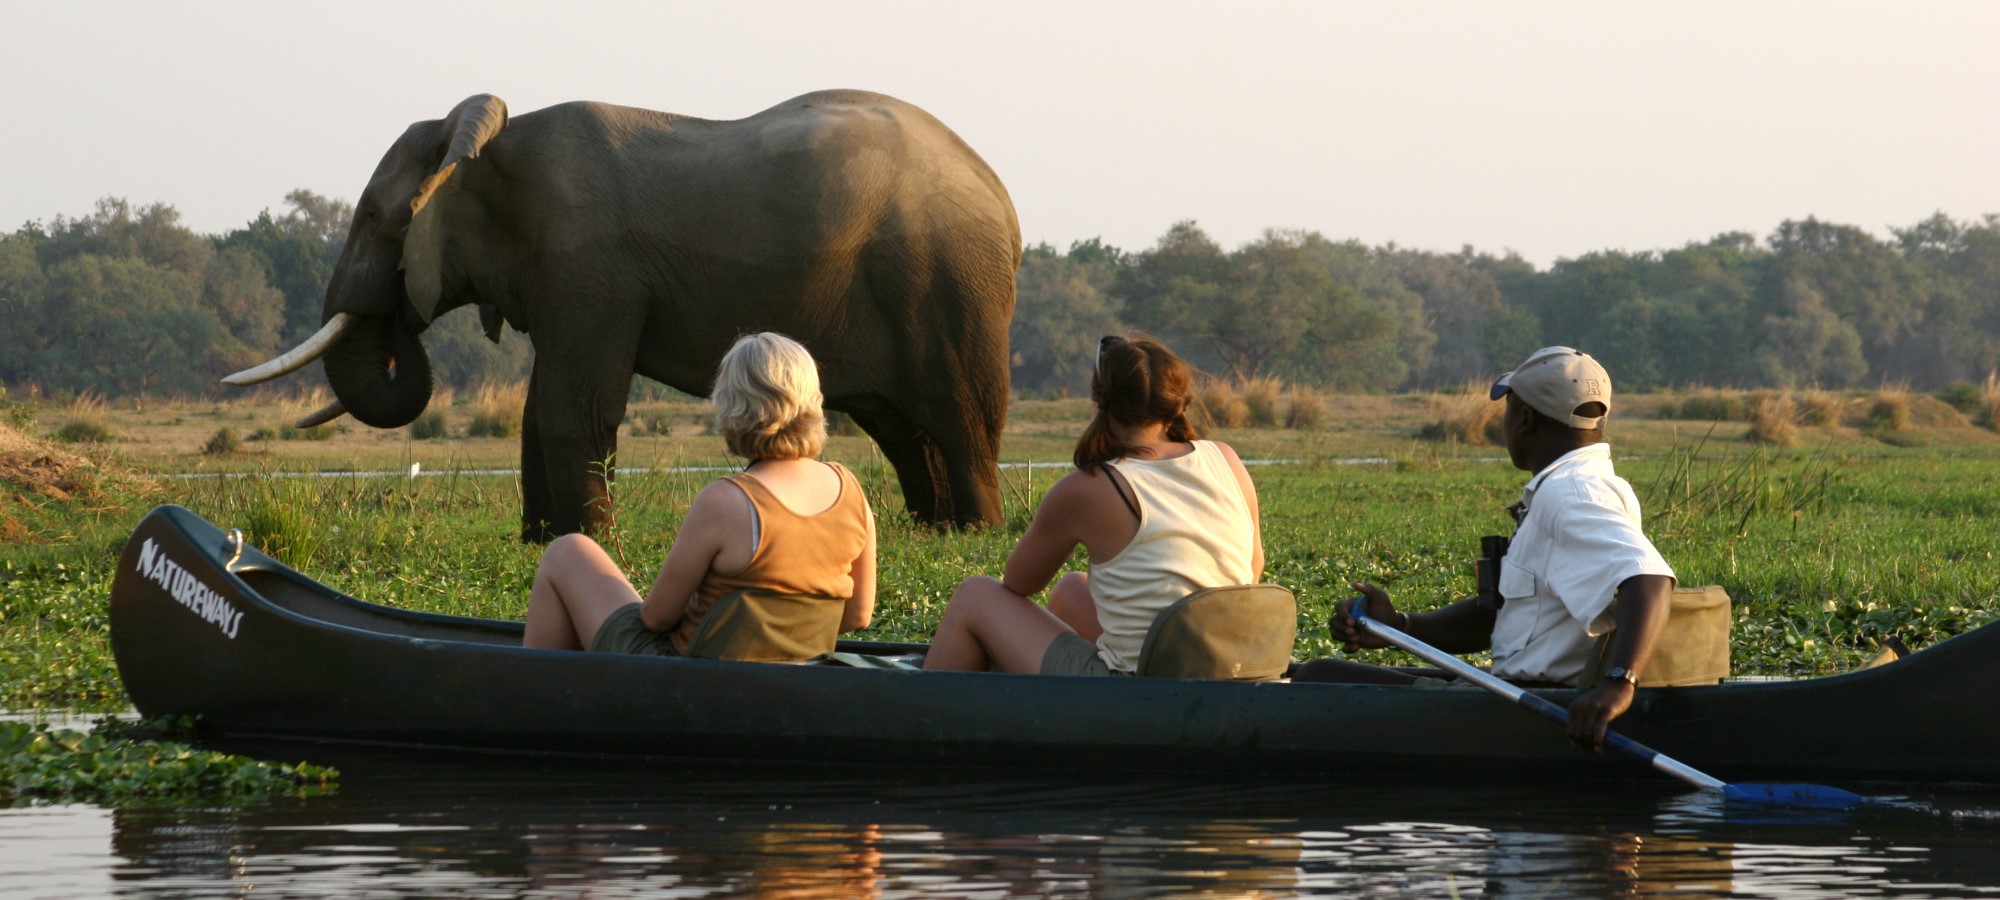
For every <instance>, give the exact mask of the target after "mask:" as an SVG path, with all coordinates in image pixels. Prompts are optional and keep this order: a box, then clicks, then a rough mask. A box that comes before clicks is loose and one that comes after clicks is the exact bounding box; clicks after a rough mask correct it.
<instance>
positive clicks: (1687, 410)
mask: <svg viewBox="0 0 2000 900" xmlns="http://www.w3.org/2000/svg"><path fill="white" fill-rule="evenodd" d="M1680 413H1681V418H1683V419H1700V420H1706V421H1710V422H1741V421H1744V420H1746V419H1748V418H1749V417H1750V407H1749V404H1747V403H1745V402H1744V401H1743V392H1742V391H1725V390H1721V389H1718V388H1701V389H1699V390H1696V391H1695V392H1693V393H1691V394H1688V395H1687V397H1686V398H1685V399H1683V400H1681V410H1680Z"/></svg>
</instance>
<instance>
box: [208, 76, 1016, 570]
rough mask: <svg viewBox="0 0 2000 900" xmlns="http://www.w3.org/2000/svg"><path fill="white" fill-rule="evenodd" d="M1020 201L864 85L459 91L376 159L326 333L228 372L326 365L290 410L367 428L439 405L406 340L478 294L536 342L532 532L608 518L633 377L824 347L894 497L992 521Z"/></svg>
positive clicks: (527, 425) (964, 150)
mask: <svg viewBox="0 0 2000 900" xmlns="http://www.w3.org/2000/svg"><path fill="white" fill-rule="evenodd" d="M1020 261H1021V234H1020V223H1019V221H1018V220H1017V218H1016V216H1015V212H1014V205H1013V201H1012V199H1011V198H1009V196H1008V194H1007V190H1006V188H1005V187H1004V186H1002V185H1001V183H1000V179H999V177H998V176H996V175H995V174H994V173H993V170H992V169H991V168H989V167H988V166H987V165H986V163H985V161H984V160H982V159H980V157H979V155H978V154H977V153H975V152H973V150H972V148H971V147H969V146H967V145H966V143H965V142H964V141H963V140H961V139H960V138H959V137H958V136H957V135H956V134H954V133H953V132H952V131H951V130H950V129H949V128H946V127H945V125H944V124H943V123H941V122H939V121H938V120H937V119H936V118H933V117H932V116H931V115H930V114H929V113H926V112H924V111H923V110H921V109H919V108H917V107H915V106H913V105H910V104H908V103H905V102H903V101H900V100H897V99H895V98H893V97H888V96H884V95H882V94H874V93H868V92H865V91H852V90H835V91H821V92H816V93H810V94H806V95H804V96H800V97H795V98H793V99H791V100H787V101H785V102H783V103H780V104H778V105H776V106H773V107H771V108H769V109H766V110H764V111H762V112H759V113H756V114H755V115H752V116H749V117H747V118H743V119H736V120H707V119H698V118H693V117H689V116H682V115H674V114H670V113H664V112H656V111H653V110H646V109H637V108H631V107H621V106H613V105H609V104H605V103H595V102H572V103H563V104H559V105H556V106H551V107H547V108H545V109H540V110H536V111H534V112H530V113H526V114H523V115H521V116H518V117H515V118H513V119H511V120H510V119H509V118H508V115H507V107H506V104H505V103H503V102H502V101H501V100H500V98H498V97H495V96H492V95H489V94H479V95H475V96H473V97H470V98H467V99H466V100H465V101H464V102H461V103H460V104H458V106H457V107H456V108H454V109H453V110H452V111H451V114H450V115H448V116H446V117H445V118H444V119H441V120H434V121H423V122H417V123H415V124H413V125H411V126H410V127H409V128H408V129H407V130H406V131H404V132H403V135H402V137H401V138H399V139H397V140H396V142H395V143H394V144H393V145H392V146H391V147H390V148H389V151H388V153H386V154H385V155H384V156H383V157H382V161H381V163H380V164H379V165H377V166H376V168H375V173H374V175H373V176H372V177H371V178H370V180H369V182H368V186H367V188H366V189H365V190H364V191H362V194H361V199H360V201H359V202H358V203H357V204H356V207H355V215H354V222H353V225H352V227H351V229H350V231H349V232H348V237H347V244H346V247H345V250H344V251H343V253H342V254H341V256H340V258H339V260H338V261H337V262H336V264H335V266H334V270H333V273H332V276H331V278H330V280H329V282H328V285H327V292H326V305H325V308H324V311H323V315H322V322H323V323H324V325H323V327H322V328H321V329H320V331H319V333H318V334H316V335H314V336H313V337H311V338H308V339H307V340H306V341H305V342H303V343H301V344H300V345H299V346H298V347H296V348H294V349H292V350H290V351H288V352H286V353H284V354H282V355H280V356H278V357H277V358H275V359H273V360H271V361H270V362H267V363H265V364H263V365H260V366H257V367H254V368H251V369H246V370H244V371H242V372H238V373H236V374H234V375H231V376H229V377H228V378H225V379H224V381H225V382H227V383H230V384H237V385H243V384H255V383H258V382H261V381H267V380H270V379H273V378H276V377H278V376H280V375H283V374H286V373H289V372H292V371H295V370H297V369H299V368H301V367H303V366H305V365H307V364H309V363H310V362H312V361H313V360H314V359H322V360H323V363H324V367H325V372H326V378H327V381H328V383H329V384H330V386H331V387H332V389H333V394H334V396H335V398H337V399H336V400H335V401H334V402H333V403H331V404H329V405H328V406H327V408H326V409H323V410H321V411H319V412H317V413H314V414H312V415H309V416H307V417H306V418H305V419H303V420H301V421H302V423H305V424H316V423H320V422H324V421H328V420H331V419H333V418H336V417H338V416H339V415H341V414H342V413H343V412H344V413H348V414H352V415H353V416H354V417H355V418H356V419H358V420H360V421H361V422H362V423H364V424H367V425H370V426H373V427H376V428H396V427H401V426H403V425H405V424H408V423H409V422H411V421H412V420H414V419H415V418H416V417H417V416H418V415H419V414H420V413H421V412H422V411H423V409H424V407H425V405H426V404H427V403H428V402H429V399H430V393H431V376H430V366H429V361H428V359H427V358H426V356H425V354H424V349H423V345H422V343H421V342H420V341H419V340H418V335H419V333H421V332H422V331H423V330H424V329H425V328H426V327H428V326H429V325H430V323H431V321H432V320H433V319H435V318H436V317H437V316H438V315H440V314H442V313H443V312H445V311H446V310H450V309H453V308H456V307H459V306H463V305H468V304H470V305H474V306H476V307H477V308H478V310H479V313H480V316H481V320H482V323H483V325H484V326H485V329H486V333H487V335H488V337H491V338H493V339H494V340H498V339H499V335H500V328H501V325H502V324H503V323H505V324H510V325H512V326H513V327H514V328H516V329H518V330H520V331H522V332H525V333H526V334H527V336H528V338H529V340H530V342H531V343H532V344H533V346H534V351H535V356H534V367H533V371H532V373H531V374H530V376H529V384H528V390H527V404H526V407H525V409H524V410H523V414H522V429H521V492H522V529H521V535H522V539H523V540H528V541H547V540H549V539H551V538H553V537H555V536H558V535H561V534H566V533H570V532H575V531H585V532H590V531H595V530H598V529H600V528H601V527H602V526H603V525H605V524H606V522H607V521H608V516H609V514H610V509H609V503H610V501H609V496H610V495H609V485H608V483H607V478H608V477H610V473H611V472H612V471H613V467H612V466H611V465H608V463H609V462H610V461H612V460H613V459H615V454H616V451H617V442H618V425H619V423H620V421H621V420H622V419H623V418H624V415H625V405H626V397H627V395H628V393H629V391H630V385H631V378H632V375H633V373H638V374H641V375H645V376H647V377H649V378H652V379H654V380H657V381H660V382H663V383H665V384H668V385H671V386H673V387H675V388H677V389H679V390H682V391H684V392H687V393H690V394H695V395H706V394H707V393H708V390H709V388H710V386H711V384H712V379H713V378H714V370H715V366H716V364H717V362H718V361H719V360H720V359H721V358H722V354H723V352H724V351H726V350H727V349H728V348H729V346H730V344H731V343H732V342H733V340H734V339H735V338H736V337H737V336H738V335H739V334H743V333H748V332H756V331H777V332H781V333H784V334H786V335H789V336H791V337H793V338H795V339H797V340H799V341H800V342H801V343H804V344H805V345H806V346H807V347H808V348H809V349H810V350H811V351H812V353H813V356H814V358H815V359H817V360H818V362H819V364H820V369H821V378H822V385H823V393H824V394H825V401H826V408H828V409H831V410H836V411H839V412H843V413H846V414H847V415H848V416H850V417H851V418H852V419H853V421H854V422H855V423H856V424H857V425H859V426H860V427H861V429H862V430H863V431H865V432H866V433H867V434H868V435H869V436H870V437H871V438H873V439H874V440H875V442H876V443H877V444H878V445H879V446H880V447H881V449H882V453H883V455H884V456H885V457H886V458H887V459H888V460H889V462H890V464H891V465H893V466H894V467H895V470H896V474H897V478H898V481H899V482H900V484H901V487H902V490H903V496H904V500H905V503H906V504H907V506H908V508H909V510H910V512H911V514H912V515H913V516H914V517H915V518H917V519H918V520H920V521H925V522H929V523H932V524H935V525H938V526H941V527H942V526H953V527H975V526H979V525H984V524H990V523H993V522H997V521H998V520H999V518H1000V499H999V498H1000V494H999V469H998V460H999V444H1000V432H1001V428H1002V426H1003V425H1004V423H1005V418H1006V413H1007V402H1008V346H1007V341H1008V325H1009V322H1010V321H1011V320H1012V318H1013V310H1014V278H1015V271H1016V269H1017V268H1018V267H1019V265H1020Z"/></svg>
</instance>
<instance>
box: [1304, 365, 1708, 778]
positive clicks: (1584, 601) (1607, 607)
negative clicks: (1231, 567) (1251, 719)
mask: <svg viewBox="0 0 2000 900" xmlns="http://www.w3.org/2000/svg"><path fill="white" fill-rule="evenodd" d="M1491 396H1492V398H1493V399H1494V400H1505V401H1506V403H1507V411H1506V414H1505V415H1504V417H1503V418H1502V419H1501V427H1502V430H1503V431H1504V432H1505V434H1506V440H1507V456H1508V458H1509V459H1510V460H1512V461H1513V463H1514V467H1515V468H1517V469H1521V470H1523V471H1526V472H1530V473H1533V477H1531V478H1529V479H1528V486H1527V489H1526V490H1524V491H1523V492H1522V495H1521V502H1520V503H1519V504H1516V505H1515V506H1514V507H1513V510H1514V516H1515V521H1516V523H1517V527H1516V530H1515V532H1514V537H1513V541H1512V544H1511V545H1510V546H1509V547H1508V549H1507V555H1506V557H1505V558H1504V560H1503V562H1502V563H1501V568H1500V579H1499V581H1500V584H1499V587H1500V590H1499V594H1500V597H1501V598H1502V599H1501V600H1500V602H1499V603H1498V604H1497V605H1496V604H1494V603H1492V602H1490V601H1488V600H1485V599H1481V598H1467V599H1464V600H1460V601H1457V602H1455V603H1452V604H1450V605H1448V606H1446V607H1444V608H1442V609H1438V610H1435V611H1432V612H1427V613H1419V614H1417V615H1409V614H1407V613H1402V612H1398V611H1397V610H1396V608H1395V606H1394V605H1393V604H1391V603H1390V601H1389V595H1388V592H1386V591H1384V590H1382V589H1381V588H1380V587H1377V586H1375V585H1372V584H1359V583H1357V584H1355V585H1353V587H1354V588H1355V589H1356V590H1358V591H1360V592H1361V601H1359V602H1365V603H1367V609H1366V612H1367V614H1368V616H1369V618H1371V619H1377V620H1380V621H1382V622H1386V623H1388V624H1390V625H1393V626H1395V627H1397V628H1398V629H1400V630H1402V631H1403V632H1404V633H1406V634H1409V635H1410V636H1412V637H1415V638H1416V639H1418V640H1420V641H1423V642H1425V643H1427V644H1431V645H1433V646H1436V647H1438V648H1440V649H1443V650H1446V651H1449V652H1452V653H1472V652H1477V651H1480V650H1486V649H1491V650H1492V651H1493V674H1495V675H1497V676H1499V677H1501V678H1506V679H1508V680H1510V681H1515V682H1517V683H1521V684H1529V685H1568V686H1574V687H1579V688H1584V689H1585V691H1584V693H1583V694H1582V695H1581V696H1579V697H1578V698H1577V699H1576V700H1575V701H1574V702H1573V703H1571V704H1570V708H1569V712H1570V722H1569V734H1570V739H1571V740H1572V741H1575V742H1576V743H1577V744H1579V745H1581V746H1584V747H1587V748H1589V749H1591V750H1595V751H1600V752H1601V751H1602V750H1603V745H1604V730H1605V728H1606V727H1607V726H1608V725H1609V724H1610V723H1611V720H1613V719H1615V718H1617V717H1619V716H1620V715H1623V714H1624V712H1625V710H1626V709H1627V708H1629V707H1630V706H1631V705H1632V696H1633V692H1634V691H1635V690H1636V689H1637V687H1638V683H1639V676H1640V674H1641V673H1643V672H1644V671H1645V669H1646V664H1647V663H1648V662H1649V661H1650V660H1651V658H1652V655H1653V647H1654V645H1655V644H1656V642H1657V641H1658V639H1659V635H1660V632H1661V631H1662V630H1663V629H1664V628H1665V627H1666V623H1667V612H1668V609H1669V607H1670V604H1671V598H1672V592H1673V587H1674V571H1673V569H1672V568H1670V567H1668V565H1667V562H1666V560H1665V559H1662V558H1661V557H1660V554H1659V552H1658V551H1657V550H1655V549H1653V544H1652V542H1651V541H1649V540H1647V539H1646V535H1645V534H1644V533H1643V532H1641V531H1640V529H1639V501H1638V498H1636V497H1634V496H1633V494H1632V487H1631V485H1629V484H1627V483H1626V481H1625V479H1623V478H1619V477H1618V475H1617V474H1616V473H1615V472H1613V471H1612V467H1611V445H1609V444H1606V443H1604V432H1603V431H1602V428H1601V426H1602V425H1603V423H1604V418H1605V416H1607V415H1609V414H1610V412H1611V376H1610V375H1609V374H1608V373H1606V372H1605V371H1604V367H1603V366H1601V365H1598V363H1597V360H1594V359H1592V358H1590V356H1589V355H1588V354H1585V353H1582V352H1579V351H1577V350H1574V349H1571V348H1569V347H1546V348H1543V349H1541V350H1537V351H1535V352H1534V353H1533V354H1531V355H1530V356H1529V357H1528V359H1527V361H1525V362H1523V363H1521V365H1520V366H1518V367H1516V368H1515V369H1514V371H1512V372H1508V373H1507V374H1505V375H1502V376H1500V378H1499V379H1498V380H1496V381H1494V382H1493V389H1492V392H1491ZM1496 606H1497V608H1496ZM1329 624H1330V627H1331V628H1332V631H1333V636H1334V637H1335V638H1336V639H1339V640H1341V641H1342V642H1344V649H1345V650H1347V651H1348V652H1353V651H1354V650H1355V649H1356V648H1360V647H1371V648H1372V647H1383V646H1387V644H1385V643H1384V642H1383V641H1382V639H1381V638H1379V637H1376V636H1375V635H1373V634H1371V633H1368V632H1366V631H1363V630H1361V629H1359V628H1357V627H1356V626H1355V622H1354V619H1353V618H1352V616H1351V615H1350V606H1349V605H1348V604H1342V605H1341V606H1340V607H1339V608H1337V609H1336V611H1335V612H1334V616H1333V620H1332V622H1331V623H1329ZM1613 628H1615V629H1616V631H1615V637H1614V638H1613V639H1612V645H1611V659H1610V668H1609V669H1607V670H1606V672H1605V676H1604V679H1603V680H1602V681H1601V682H1599V683H1597V684H1594V685H1586V684H1578V683H1577V682H1578V681H1579V680H1581V678H1582V677H1583V674H1584V670H1585V669H1586V668H1588V667H1589V665H1590V662H1591V657H1592V654H1593V651H1594V649H1595V647H1596V640H1597V637H1598V636H1599V635H1602V634H1603V633H1604V632H1605V631H1606V630H1608V629H1613ZM1294 678H1295V680H1328V681H1377V682H1394V681H1397V680H1399V679H1400V680H1402V681H1405V682H1407V681H1408V680H1409V679H1408V677H1407V676H1402V675H1400V673H1396V672H1395V671H1394V670H1389V669H1382V668H1379V667H1372V666H1361V665H1359V664H1356V663H1350V662H1344V661H1340V660H1317V661H1314V662H1311V663H1306V664H1305V665H1304V666H1302V667H1301V670H1300V671H1299V672H1297V673H1295V675H1294Z"/></svg>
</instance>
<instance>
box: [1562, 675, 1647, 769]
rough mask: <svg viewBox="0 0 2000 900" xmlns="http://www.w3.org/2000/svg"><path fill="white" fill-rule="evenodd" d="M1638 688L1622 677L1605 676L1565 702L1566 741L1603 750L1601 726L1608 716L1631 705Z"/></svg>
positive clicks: (1606, 725) (1607, 723) (1608, 721)
mask: <svg viewBox="0 0 2000 900" xmlns="http://www.w3.org/2000/svg"><path fill="white" fill-rule="evenodd" d="M1638 690H1639V689H1638V688H1635V687H1633V686H1632V683H1631V682H1629V681H1625V680H1623V679H1618V678H1612V679H1607V680H1605V682H1604V683H1603V684H1600V685H1598V686H1597V687H1596V688H1594V689H1592V690H1591V691H1589V692H1588V693H1585V694H1584V695H1583V696H1581V697H1578V698H1576V700H1575V701H1573V702H1571V703H1570V705H1569V740H1570V743H1572V744H1575V745H1577V746H1578V747H1582V748H1583V749H1585V750H1589V751H1590V752H1592V753H1603V752H1604V730H1605V729H1606V728H1609V727H1611V720H1612V719H1616V718H1618V717H1619V716H1622V715H1624V714H1625V711H1626V710H1627V709H1630V708H1632V695H1633V694H1635V693H1637V692H1638Z"/></svg>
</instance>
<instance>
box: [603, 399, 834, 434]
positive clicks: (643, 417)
mask: <svg viewBox="0 0 2000 900" xmlns="http://www.w3.org/2000/svg"><path fill="white" fill-rule="evenodd" d="M834 415H835V413H832V412H828V413H827V431H828V433H832V431H833V416H834ZM627 418H629V419H631V420H632V434H633V436H635V437H636V436H639V435H647V434H650V435H653V436H655V437H666V436H667V435H670V434H673V433H674V417H673V409H672V408H671V407H669V406H667V404H665V403H641V404H635V405H634V406H633V407H632V409H631V412H630V413H629V414H628V416H627Z"/></svg>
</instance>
